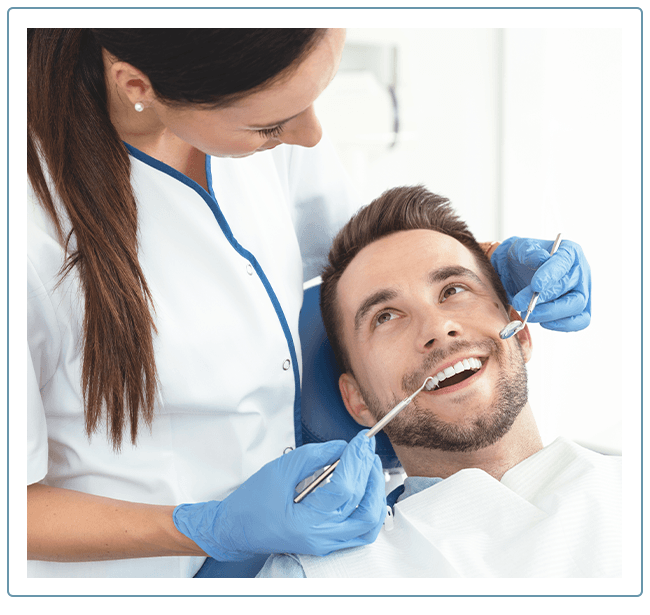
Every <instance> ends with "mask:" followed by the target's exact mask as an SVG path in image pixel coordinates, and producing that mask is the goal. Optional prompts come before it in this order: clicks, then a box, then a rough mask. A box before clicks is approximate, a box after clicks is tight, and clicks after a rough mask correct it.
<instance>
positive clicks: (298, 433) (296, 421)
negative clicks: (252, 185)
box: [123, 141, 302, 447]
mask: <svg viewBox="0 0 650 615" xmlns="http://www.w3.org/2000/svg"><path fill="white" fill-rule="evenodd" d="M123 143H124V145H125V146H126V149H127V150H128V151H129V154H131V156H133V157H134V158H136V159H137V160H140V161H141V162H144V163H145V164H147V165H149V166H150V167H153V168H154V169H157V170H158V171H161V172H162V173H165V174H167V175H169V176H171V177H173V178H175V179H177V180H178V181H180V182H181V183H183V184H185V185H186V186H188V187H189V188H191V189H192V190H194V191H195V192H196V193H197V194H198V195H199V196H200V197H201V198H202V199H203V200H204V201H205V203H206V205H207V206H208V207H209V208H210V211H211V212H212V214H213V215H214V217H215V218H216V220H217V223H218V224H219V228H221V232H222V233H223V234H224V236H225V237H226V239H227V240H228V242H229V243H230V245H231V246H232V247H233V248H234V250H235V251H236V252H237V253H238V254H239V255H240V256H243V257H244V258H246V259H247V260H248V261H249V262H250V264H251V265H253V268H254V269H255V271H256V272H257V275H258V276H259V277H260V280H261V281H262V284H263V285H264V289H265V290H266V293H267V295H268V296H269V299H270V300H271V304H272V305H273V308H274V309H275V313H276V315H277V317H278V320H279V321H280V326H281V327H282V331H283V332H284V337H285V338H286V340H287V345H288V346H289V355H290V357H291V364H292V366H293V380H294V386H295V390H296V394H295V397H294V403H293V430H294V434H295V440H296V447H298V446H302V425H301V420H300V370H299V366H298V355H297V353H296V347H295V344H294V341H293V336H292V335H291V329H290V328H289V324H288V322H287V319H286V316H285V315H284V311H283V310H282V306H281V305H280V301H279V300H278V297H277V295H276V294H275V291H274V290H273V287H272V286H271V283H270V282H269V279H268V278H267V277H266V274H265V273H264V270H263V269H262V266H261V265H260V264H259V263H258V262H257V259H256V258H255V257H254V256H253V254H252V253H251V252H249V251H248V250H247V249H246V248H244V247H243V246H242V245H241V244H240V243H239V242H238V241H237V240H236V239H235V236H234V235H233V234H232V231H231V229H230V225H229V224H228V221H227V220H226V218H225V216H224V215H223V212H222V211H221V208H220V207H219V203H218V202H217V198H216V196H215V194H214V190H213V189H212V169H211V157H210V156H208V155H206V157H205V172H206V177H207V181H208V187H209V188H210V192H209V193H208V192H206V191H205V188H203V187H202V186H201V185H200V184H197V183H196V182H195V181H194V180H193V179H190V178H189V177H187V175H184V174H183V173H181V172H180V171H177V170H176V169H174V168H172V167H170V166H169V165H167V164H165V163H164V162H161V161H160V160H157V159H156V158H152V157H151V156H149V155H148V154H145V153H144V152H142V151H140V150H139V149H136V148H135V147H133V146H132V145H130V144H129V143H126V142H125V141H124V142H123Z"/></svg>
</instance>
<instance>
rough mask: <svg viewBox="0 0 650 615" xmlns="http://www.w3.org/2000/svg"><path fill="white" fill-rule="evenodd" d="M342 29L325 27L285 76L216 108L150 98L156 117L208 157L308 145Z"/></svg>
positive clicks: (316, 132)
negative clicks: (317, 100)
mask: <svg viewBox="0 0 650 615" xmlns="http://www.w3.org/2000/svg"><path fill="white" fill-rule="evenodd" d="M344 42H345V30H342V29H329V30H328V31H327V32H326V33H325V35H324V36H323V38H322V39H321V40H320V41H319V42H318V43H317V45H316V46H315V48H314V49H313V50H312V51H311V52H310V53H309V55H308V56H307V57H306V58H305V59H304V60H303V61H302V63H301V64H300V65H299V66H298V67H297V68H296V69H295V70H294V71H293V72H292V73H290V74H289V76H288V77H286V78H284V79H281V80H280V81H277V82H275V83H273V84H272V85H270V86H268V87H267V88H264V89H262V90H259V91H257V92H255V93H253V94H250V95H248V96H246V97H244V98H242V99H241V100H238V101H236V102H234V103H233V104H231V105H229V106H227V107H223V108H219V109H200V108H195V107H187V108H178V107H176V106H168V105H166V104H164V103H161V102H157V101H154V102H153V103H152V108H153V111H154V112H155V113H156V115H157V118H158V120H159V121H160V122H161V123H162V124H163V125H164V126H165V127H166V128H167V129H168V130H170V131H171V132H172V133H174V134H175V135H176V136H177V137H179V138H180V139H181V140H182V141H184V142H186V143H189V144H190V145H193V146H194V147H196V148H197V149H198V150H199V151H201V152H204V153H206V154H210V155H212V156H220V157H229V158H240V157H245V156H250V155H251V154H254V153H256V152H260V151H264V150H268V149H273V148H275V147H277V146H278V145H281V144H282V143H287V144H290V145H301V146H303V147H313V146H315V145H316V144H317V143H318V142H319V141H320V139H321V136H322V129H321V125H320V123H319V121H318V118H317V117H316V114H315V112H314V101H315V100H316V99H317V98H318V97H319V96H320V94H321V93H322V92H323V90H324V89H325V88H326V87H327V85H328V84H329V83H330V81H331V80H332V79H333V78H334V76H335V74H336V72H337V70H338V67H339V63H340V61H341V55H342V53H343V45H344Z"/></svg>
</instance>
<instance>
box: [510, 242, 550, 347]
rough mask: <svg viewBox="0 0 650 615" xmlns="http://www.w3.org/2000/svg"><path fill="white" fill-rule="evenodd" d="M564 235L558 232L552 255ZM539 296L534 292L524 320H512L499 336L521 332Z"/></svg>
mask: <svg viewBox="0 0 650 615" xmlns="http://www.w3.org/2000/svg"><path fill="white" fill-rule="evenodd" d="M561 237H562V233H558V234H557V237H556V238H555V243H553V247H552V248H551V256H553V254H555V252H556V250H557V249H558V247H559V246H560V238H561ZM538 297H539V293H533V296H532V298H531V300H530V303H529V304H528V309H527V310H526V316H525V317H524V320H523V321H521V320H511V321H510V322H509V323H508V324H507V325H506V326H505V327H503V329H501V331H500V332H499V337H500V338H501V339H502V340H507V339H509V338H511V337H512V336H513V335H514V334H515V333H519V331H521V330H522V329H523V328H524V327H525V326H526V322H528V317H529V316H530V314H531V312H532V311H533V310H534V309H535V305H536V304H537V298H538Z"/></svg>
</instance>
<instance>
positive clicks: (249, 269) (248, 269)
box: [246, 263, 253, 275]
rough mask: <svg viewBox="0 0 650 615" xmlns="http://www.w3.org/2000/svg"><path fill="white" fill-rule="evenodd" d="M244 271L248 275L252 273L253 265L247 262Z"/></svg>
mask: <svg viewBox="0 0 650 615" xmlns="http://www.w3.org/2000/svg"><path fill="white" fill-rule="evenodd" d="M246 272H247V273H248V275H253V265H251V264H250V263H248V265H246Z"/></svg>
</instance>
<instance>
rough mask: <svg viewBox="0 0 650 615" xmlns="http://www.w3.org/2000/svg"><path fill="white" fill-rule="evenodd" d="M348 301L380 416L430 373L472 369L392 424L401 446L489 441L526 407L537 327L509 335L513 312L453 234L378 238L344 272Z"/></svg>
mask: <svg viewBox="0 0 650 615" xmlns="http://www.w3.org/2000/svg"><path fill="white" fill-rule="evenodd" d="M338 300H339V304H340V307H341V312H342V318H343V323H342V324H343V326H342V330H343V335H344V343H345V346H346V348H347V349H348V353H349V357H350V361H351V365H352V369H353V371H354V376H355V379H356V383H357V384H358V387H359V389H360V390H361V392H362V395H363V399H364V401H365V403H366V405H367V406H368V409H369V411H370V413H371V414H372V415H373V417H374V420H377V419H378V418H381V416H383V415H384V414H385V413H386V412H388V410H390V409H391V408H392V407H393V406H394V405H395V404H396V403H397V402H398V401H400V400H401V399H403V398H404V397H406V396H407V395H409V394H411V393H412V392H413V391H414V390H416V389H417V388H419V387H420V386H421V385H422V383H423V382H424V380H425V378H427V377H428V376H436V375H438V374H439V373H440V372H443V373H444V372H445V370H446V369H448V368H450V367H453V366H456V365H458V364H459V363H461V364H463V367H465V369H464V371H461V372H460V373H458V374H455V375H454V376H450V375H449V374H450V372H449V371H447V374H446V378H445V379H444V380H441V381H440V388H437V389H436V390H433V391H431V392H426V391H423V392H422V393H420V394H419V395H418V397H417V398H416V400H415V401H414V402H413V403H412V404H411V405H410V406H409V407H408V408H407V409H406V410H404V411H403V412H402V413H401V414H400V415H399V416H398V417H397V418H395V419H394V420H393V421H392V422H391V423H390V424H389V425H388V426H387V427H386V428H385V431H386V433H387V434H388V436H389V437H390V439H391V441H392V442H393V444H401V445H404V446H425V447H430V448H440V449H443V450H475V449H478V448H482V447H483V446H486V445H488V444H491V443H493V442H494V441H496V439H498V438H499V437H501V436H502V435H503V434H504V433H505V432H506V431H507V430H508V429H509V428H510V426H511V425H512V422H513V421H514V419H515V418H516V416H517V415H518V413H519V411H520V410H521V408H522V407H523V406H524V405H525V403H526V401H527V391H526V389H527V386H526V370H525V366H524V363H525V361H526V360H528V357H529V353H530V346H529V339H528V337H527V331H526V334H525V339H524V344H523V345H522V344H520V342H519V341H518V340H517V338H516V337H515V338H511V339H510V340H501V339H500V337H499V331H500V330H501V329H502V328H503V327H504V326H505V325H506V324H507V323H508V322H509V321H510V318H509V315H508V312H507V311H506V309H505V307H504V306H502V305H501V304H500V303H499V300H498V298H497V295H496V293H495V292H494V290H492V288H491V286H490V285H489V282H488V280H487V278H486V277H485V276H484V275H483V274H482V273H481V271H480V269H479V267H478V265H477V263H476V262H475V259H474V257H473V256H472V254H471V253H470V252H469V251H468V250H467V249H466V248H465V247H464V246H463V245H462V244H461V243H459V242H458V241H456V240H455V239H453V238H452V237H449V236H448V235H444V234H441V233H438V232H436V231H429V230H414V231H402V232H399V233H395V234H393V235H389V236H388V237H384V238H382V239H380V240H379V241H376V242H375V243H373V244H371V245H369V246H367V247H366V248H364V249H363V250H362V251H361V252H360V253H359V254H358V255H357V256H356V257H355V258H354V260H353V261H352V262H351V263H350V265H349V266H348V268H347V269H346V271H345V272H344V274H343V276H342V277H341V279H340V281H339V285H338ZM477 361H480V369H478V370H477V369H476V368H477V367H478V366H479V363H478V362H477ZM457 371H458V370H457ZM372 422H374V421H369V423H372Z"/></svg>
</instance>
